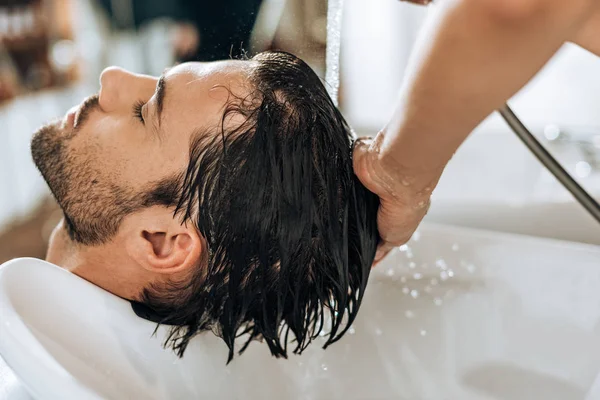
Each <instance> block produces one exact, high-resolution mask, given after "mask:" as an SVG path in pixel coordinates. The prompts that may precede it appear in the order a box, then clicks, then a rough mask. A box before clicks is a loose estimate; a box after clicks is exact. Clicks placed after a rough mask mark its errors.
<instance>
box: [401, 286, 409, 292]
mask: <svg viewBox="0 0 600 400" xmlns="http://www.w3.org/2000/svg"><path fill="white" fill-rule="evenodd" d="M402 293H404V294H409V293H410V289H409V288H407V287H406V286H404V287H403V288H402Z"/></svg>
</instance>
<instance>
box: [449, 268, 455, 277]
mask: <svg viewBox="0 0 600 400" xmlns="http://www.w3.org/2000/svg"><path fill="white" fill-rule="evenodd" d="M448 276H449V277H450V278H452V277H453V276H454V271H452V270H451V269H449V270H448Z"/></svg>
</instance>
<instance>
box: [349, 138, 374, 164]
mask: <svg viewBox="0 0 600 400" xmlns="http://www.w3.org/2000/svg"><path fill="white" fill-rule="evenodd" d="M371 142H373V138H371V137H368V136H366V137H361V138H358V139H356V141H355V142H354V147H353V149H352V162H353V167H354V171H360V170H361V169H362V168H363V164H364V159H365V156H366V155H367V153H368V151H369V147H370V146H371Z"/></svg>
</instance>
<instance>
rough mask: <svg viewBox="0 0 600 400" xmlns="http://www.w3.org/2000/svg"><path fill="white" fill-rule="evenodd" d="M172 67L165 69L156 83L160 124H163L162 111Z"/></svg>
mask: <svg viewBox="0 0 600 400" xmlns="http://www.w3.org/2000/svg"><path fill="white" fill-rule="evenodd" d="M170 69H171V68H167V69H165V71H164V72H163V74H162V75H161V76H160V78H159V79H158V84H157V85H156V111H157V114H158V126H160V125H161V120H162V111H163V109H164V106H165V96H166V95H167V79H166V75H167V72H169V70H170Z"/></svg>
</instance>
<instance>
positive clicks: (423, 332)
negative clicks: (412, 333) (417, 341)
mask: <svg viewBox="0 0 600 400" xmlns="http://www.w3.org/2000/svg"><path fill="white" fill-rule="evenodd" d="M419 333H420V334H421V336H425V335H427V331H426V330H425V329H421V332H419Z"/></svg>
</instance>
